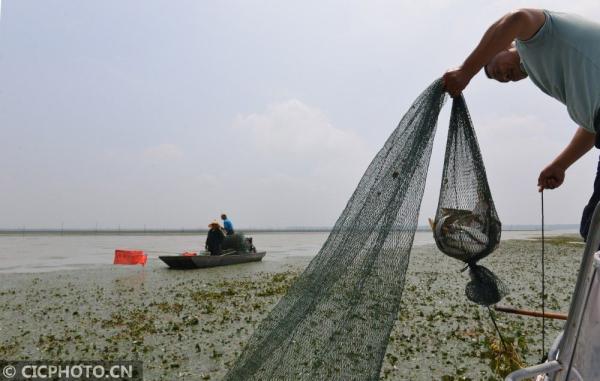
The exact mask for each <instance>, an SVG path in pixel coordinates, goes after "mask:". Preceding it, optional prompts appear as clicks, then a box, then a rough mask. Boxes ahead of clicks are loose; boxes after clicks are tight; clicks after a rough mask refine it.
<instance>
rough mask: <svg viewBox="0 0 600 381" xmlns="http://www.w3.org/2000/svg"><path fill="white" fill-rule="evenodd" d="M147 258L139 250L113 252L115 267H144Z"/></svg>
mask: <svg viewBox="0 0 600 381" xmlns="http://www.w3.org/2000/svg"><path fill="white" fill-rule="evenodd" d="M147 260H148V256H147V255H146V254H144V252H143V251H141V250H118V249H117V250H115V260H114V262H113V264H115V265H138V264H139V265H142V266H145V265H146V261H147Z"/></svg>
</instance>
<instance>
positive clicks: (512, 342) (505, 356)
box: [482, 334, 527, 378]
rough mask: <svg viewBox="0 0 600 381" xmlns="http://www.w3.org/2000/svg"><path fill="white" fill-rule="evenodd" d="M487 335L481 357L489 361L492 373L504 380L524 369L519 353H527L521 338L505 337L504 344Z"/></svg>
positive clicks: (523, 340)
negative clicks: (516, 371)
mask: <svg viewBox="0 0 600 381" xmlns="http://www.w3.org/2000/svg"><path fill="white" fill-rule="evenodd" d="M492 335H493V334H488V335H487V336H486V337H485V339H484V340H483V344H484V346H485V347H486V348H487V350H486V351H484V352H482V355H483V356H484V357H485V358H487V359H489V363H490V368H491V369H492V371H493V372H494V373H495V374H497V375H499V376H500V377H502V378H504V377H506V376H508V375H509V374H510V373H511V372H514V371H515V370H518V369H521V368H523V367H525V363H524V362H523V360H522V358H521V356H520V354H519V352H521V353H522V352H527V342H526V341H525V338H524V337H523V336H514V337H511V336H505V337H504V342H502V341H501V340H500V339H499V338H498V337H496V336H492Z"/></svg>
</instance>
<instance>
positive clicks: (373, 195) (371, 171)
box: [225, 80, 499, 381]
mask: <svg viewBox="0 0 600 381" xmlns="http://www.w3.org/2000/svg"><path fill="white" fill-rule="evenodd" d="M445 99H446V94H445V92H444V89H443V85H442V82H441V80H436V81H434V82H433V83H432V84H431V85H430V86H429V87H428V88H427V89H426V90H425V91H423V93H421V95H419V97H418V98H417V99H416V100H415V101H414V103H413V104H412V106H411V107H410V109H409V110H408V112H407V113H406V114H405V115H404V117H403V118H402V120H401V121H400V123H399V125H398V127H397V128H396V129H395V130H394V131H393V132H392V134H391V136H390V137H389V138H388V140H387V141H386V142H385V144H384V146H383V148H382V149H381V150H380V151H379V152H378V153H377V155H376V156H375V158H374V159H373V161H372V162H371V164H370V165H369V167H368V168H367V170H366V172H365V173H364V175H363V177H362V178H361V180H360V182H359V184H358V186H357V188H356V190H355V191H354V193H353V194H352V196H351V198H350V200H349V201H348V203H347V205H346V207H345V208H344V211H343V212H342V214H341V215H340V217H339V218H338V220H337V222H336V223H335V226H334V227H333V230H332V231H331V233H330V235H329V237H328V238H327V240H326V241H325V243H324V245H323V247H322V248H321V250H320V251H319V253H318V255H317V256H316V257H315V258H314V259H313V260H312V261H311V262H310V264H309V265H308V267H307V268H306V270H305V271H304V272H303V273H302V274H301V275H300V276H299V277H298V278H297V279H296V281H295V282H294V283H293V284H292V286H291V287H290V288H289V290H288V292H287V294H286V295H285V296H283V297H282V299H281V300H280V301H279V303H278V304H277V305H276V306H275V307H274V308H273V309H272V310H271V312H270V313H269V315H268V316H267V317H266V318H265V319H264V320H263V321H262V322H261V323H260V324H259V325H258V327H257V328H256V330H255V332H254V334H253V335H252V336H251V338H250V339H249V341H248V343H247V344H246V346H245V347H244V349H243V351H242V353H241V355H240V356H239V358H238V360H237V362H236V363H235V364H234V365H233V367H232V368H231V369H230V370H229V372H228V373H227V375H226V376H225V380H230V381H232V380H236V381H237V380H310V381H312V380H378V379H379V373H380V369H381V364H382V361H383V357H384V354H385V350H386V348H387V344H388V340H389V335H390V332H391V330H392V328H393V325H394V323H395V321H396V318H397V316H398V311H399V308H400V302H401V297H402V291H403V288H404V280H405V274H406V269H407V267H408V262H409V255H410V250H411V247H412V243H413V239H414V234H415V231H416V229H417V221H418V213H419V209H420V205H421V200H422V197H423V191H424V187H425V180H426V177H427V170H428V167H429V160H430V157H431V151H432V147H433V138H434V135H435V130H436V126H437V119H438V115H439V113H440V110H441V108H442V106H443V104H444V102H445ZM473 137H474V136H473ZM479 159H480V158H479ZM486 185H487V183H486ZM488 191H489V190H488ZM490 200H491V198H490ZM449 208H454V209H461V208H464V210H465V211H466V210H475V207H474V206H473V209H467V206H464V205H462V204H457V205H454V204H452V205H450V206H449ZM486 210H489V208H486ZM449 215H450V216H451V217H447V222H441V225H440V226H442V227H441V228H440V229H441V231H443V232H444V234H450V232H452V234H458V235H461V234H467V235H468V234H469V233H468V232H463V231H458V230H457V231H454V230H452V229H454V228H452V229H450V227H451V226H455V225H456V224H453V223H451V221H455V222H456V221H457V220H460V221H463V220H468V219H469V217H467V216H463V215H460V213H454V212H450V213H449ZM440 217H441V215H440ZM446 226H447V227H446ZM498 228H499V225H498ZM472 233H473V234H476V233H475V232H472ZM488 237H489V236H488ZM482 239H483V238H482ZM490 242H492V241H491V240H489V238H488V242H487V243H485V244H483V245H484V246H486V247H487V246H489V245H490ZM447 243H448V244H449V245H455V244H456V243H455V242H450V241H448V242H447ZM459 248H460V246H459ZM457 255H459V254H457ZM476 274H479V272H477V273H476Z"/></svg>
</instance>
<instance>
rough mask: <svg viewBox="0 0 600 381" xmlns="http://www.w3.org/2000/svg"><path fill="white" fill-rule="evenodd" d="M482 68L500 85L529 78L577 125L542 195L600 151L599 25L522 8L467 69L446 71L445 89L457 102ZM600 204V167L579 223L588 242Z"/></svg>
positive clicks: (488, 37) (496, 28)
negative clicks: (588, 155)
mask: <svg viewBox="0 0 600 381" xmlns="http://www.w3.org/2000/svg"><path fill="white" fill-rule="evenodd" d="M482 68H484V70H485V74H486V75H487V76H488V78H491V79H495V80H497V81H499V82H510V81H512V82H514V81H520V80H522V79H524V78H527V77H529V78H530V79H531V81H532V82H533V83H534V84H535V85H536V86H537V87H538V88H539V89H540V90H542V91H543V92H544V93H546V94H547V95H549V96H551V97H553V98H555V99H557V100H558V101H560V102H561V103H563V104H564V105H565V106H566V107H567V111H568V113H569V116H570V117H571V119H572V120H573V121H574V122H575V123H577V125H578V126H579V127H578V128H577V130H576V131H575V134H574V136H573V138H572V139H571V141H570V142H569V143H568V144H567V146H566V147H565V148H564V150H563V151H562V152H561V153H560V154H559V155H558V156H556V158H555V159H554V160H553V161H552V162H551V163H550V164H549V165H548V166H546V168H544V169H543V170H542V171H541V172H540V175H539V177H538V188H539V191H540V192H541V191H543V190H544V189H554V188H557V187H559V186H560V185H561V184H562V183H563V181H564V179H565V172H566V170H567V169H568V168H569V167H570V166H571V165H572V164H573V163H575V162H576V161H577V160H578V159H579V158H581V157H582V156H583V155H584V154H586V153H587V152H588V151H589V150H591V149H592V147H594V145H595V146H596V147H597V148H600V134H598V132H599V130H600V24H598V23H595V22H592V21H590V20H586V19H585V18H583V17H579V16H576V15H571V14H566V13H560V12H553V11H548V10H542V9H519V10H516V11H514V12H511V13H508V14H507V15H505V16H504V17H502V18H500V19H499V20H498V21H496V22H495V23H494V24H492V26H490V27H489V29H488V30H487V31H486V32H485V34H484V35H483V37H482V39H481V42H480V43H479V44H478V45H477V47H476V48H475V50H473V52H472V53H471V54H470V55H469V56H468V57H467V59H466V60H465V61H464V62H463V64H462V65H461V66H459V67H457V68H455V69H451V70H448V71H447V72H446V73H445V74H444V76H443V77H442V78H443V82H444V87H445V89H446V91H447V92H448V93H450V95H451V96H453V97H456V96H458V95H460V93H461V92H462V91H463V90H464V89H465V88H466V87H467V85H468V84H469V82H470V81H471V79H472V78H473V77H474V76H475V75H476V74H477V73H478V72H479V71H480V70H481V69H482ZM599 200H600V162H599V163H598V170H597V173H596V180H595V181H594V192H593V194H592V197H591V198H590V200H589V202H588V204H587V206H586V207H585V208H584V210H583V213H582V218H581V227H580V233H581V235H582V236H583V238H584V239H587V235H588V230H589V225H590V220H591V217H592V213H593V211H594V208H595V207H596V204H598V201H599Z"/></svg>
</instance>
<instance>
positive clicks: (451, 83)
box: [443, 9, 546, 97]
mask: <svg viewBox="0 0 600 381" xmlns="http://www.w3.org/2000/svg"><path fill="white" fill-rule="evenodd" d="M545 20H546V16H545V15H544V11H543V10H541V9H519V10H516V11H514V12H510V13H508V14H506V15H504V16H503V17H502V18H500V19H499V20H498V21H496V22H495V23H494V24H492V26H490V27H489V28H488V30H487V31H486V32H485V34H484V35H483V37H482V38H481V41H480V42H479V44H478V45H477V47H476V48H475V50H473V52H472V53H471V54H470V55H469V56H468V57H467V59H466V60H465V62H463V64H462V65H461V66H459V67H457V68H455V69H451V70H448V71H447V72H446V74H444V77H443V80H444V86H445V88H446V91H448V92H449V93H450V95H451V96H453V97H455V96H458V95H459V94H460V93H461V92H462V91H463V90H464V88H465V87H467V85H468V84H469V82H470V81H471V78H473V77H474V76H475V74H477V73H478V72H479V71H480V70H481V68H482V67H484V66H485V65H486V64H487V63H488V62H490V61H491V59H492V58H494V56H495V55H496V54H498V53H500V52H501V51H503V50H507V49H509V48H510V47H511V44H512V42H513V41H514V40H515V39H519V40H528V39H530V38H531V37H533V35H535V33H536V32H537V31H538V30H539V29H540V28H541V27H542V25H544V21H545Z"/></svg>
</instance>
